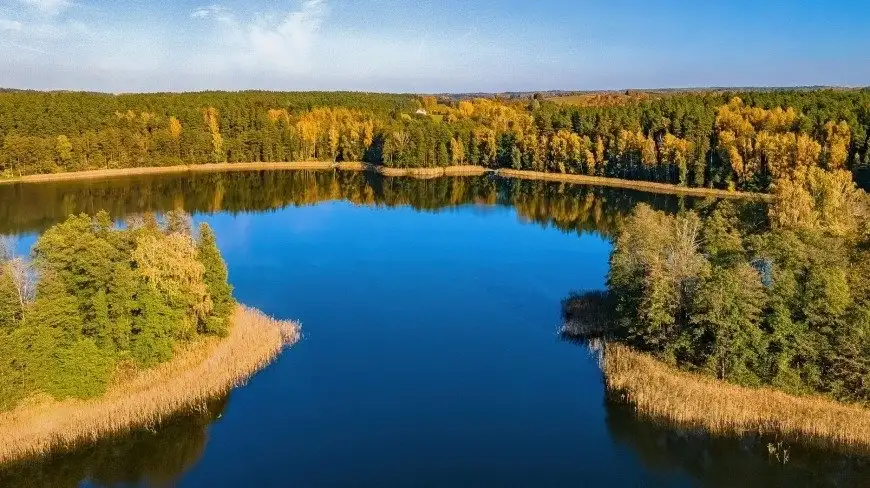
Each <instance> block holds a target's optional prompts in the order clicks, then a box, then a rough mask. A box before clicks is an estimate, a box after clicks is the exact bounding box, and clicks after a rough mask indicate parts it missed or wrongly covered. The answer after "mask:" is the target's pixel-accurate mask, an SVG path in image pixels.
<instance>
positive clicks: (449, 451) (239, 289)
mask: <svg viewBox="0 0 870 488" xmlns="http://www.w3.org/2000/svg"><path fill="white" fill-rule="evenodd" d="M640 202H646V203H648V204H650V205H652V206H653V207H655V208H659V209H664V210H668V211H672V212H676V211H678V210H680V209H689V208H703V207H704V206H706V205H709V204H710V202H709V201H703V200H694V199H689V198H678V197H670V196H663V195H651V194H645V193H640V192H634V191H628V190H618V189H604V188H596V187H584V186H571V185H564V184H557V183H542V182H527V181H525V182H520V181H513V180H506V179H501V178H498V177H496V176H484V177H472V178H441V179H435V180H415V179H408V178H393V179H385V178H381V177H377V176H374V175H370V174H365V173H333V172H320V173H309V172H250V173H224V174H198V175H172V176H170V175H163V176H153V177H135V178H119V179H112V180H107V181H78V182H58V183H45V184H40V185H36V184H23V185H21V184H19V185H0V234H12V235H17V236H19V243H18V246H19V250H20V251H22V252H27V250H28V249H29V247H30V246H31V245H32V244H33V242H34V240H35V239H36V237H37V236H38V235H39V233H40V232H41V231H43V230H44V229H46V228H47V227H49V226H50V225H52V224H54V223H57V222H58V221H61V220H63V219H64V218H65V217H66V216H67V215H69V214H70V213H79V212H87V213H94V212H96V211H98V210H107V211H109V212H110V214H111V215H112V216H113V217H114V218H116V219H118V221H119V222H120V221H122V220H123V219H124V218H125V217H128V216H130V215H133V214H136V213H140V212H145V211H158V212H159V211H166V210H170V209H174V208H183V209H185V210H187V211H189V212H191V213H192V214H193V216H194V220H195V221H206V222H208V223H209V224H211V226H212V227H213V228H214V229H215V232H216V234H217V238H218V244H219V247H220V248H221V250H222V252H223V254H224V257H225V259H226V260H227V264H228V267H229V271H230V281H231V282H232V284H233V286H234V288H235V295H236V298H237V299H238V300H239V301H240V302H242V303H245V304H248V305H251V306H254V307H257V308H260V309H262V310H263V311H264V312H266V313H267V314H270V315H272V316H275V317H277V318H281V319H298V320H299V321H301V322H302V324H303V331H304V339H303V340H302V341H301V342H300V343H299V344H298V345H296V346H295V347H293V348H291V349H288V350H286V351H285V352H284V353H283V354H282V355H281V356H280V357H279V358H278V360H277V361H276V362H275V363H273V364H272V365H271V366H270V367H268V368H267V369H265V370H263V371H262V372H261V373H259V374H257V375H256V376H255V377H254V378H253V379H252V380H251V381H250V382H249V384H247V385H246V386H244V387H241V388H237V389H236V390H234V391H233V392H232V393H231V394H230V395H229V396H227V397H226V398H220V399H215V401H214V402H212V403H211V405H210V406H209V408H208V409H207V410H204V411H202V412H197V413H194V414H191V415H185V416H181V417H179V418H177V419H174V420H173V421H171V422H168V423H167V424H166V425H164V426H162V427H161V428H160V429H158V430H156V431H137V432H133V433H131V434H130V435H127V436H124V437H121V438H117V439H109V440H105V441H101V442H99V443H97V444H96V445H92V446H85V447H83V448H81V449H79V450H77V451H75V452H72V453H68V454H64V455H60V456H56V457H53V458H50V459H45V460H41V461H32V462H29V463H21V464H18V465H16V466H10V467H7V468H6V469H5V470H4V471H2V472H0V485H2V486H95V487H97V486H119V485H123V486H130V485H132V486H139V485H143V486H151V485H156V486H165V485H170V486H182V487H194V486H302V487H309V486H311V487H333V486H335V487H338V486H342V487H343V486H354V487H369V486H371V487H374V486H451V487H461V486H469V487H471V486H474V487H479V486H533V487H543V486H616V487H618V486H744V487H745V486H867V480H870V461H868V458H867V457H866V456H865V455H861V454H859V453H849V452H843V451H836V450H826V449H822V448H820V447H812V446H800V445H792V443H789V442H787V441H786V443H785V444H784V445H782V446H780V445H779V444H778V442H779V441H778V440H777V439H762V438H758V437H756V436H745V437H742V438H717V439H711V438H709V437H708V436H706V435H704V434H703V433H702V432H695V431H686V430H682V429H678V428H675V427H672V426H668V425H666V424H663V423H659V422H656V421H653V420H649V419H643V418H640V417H638V416H637V415H635V414H634V413H633V412H632V411H631V409H630V408H628V407H626V406H625V405H621V404H620V403H619V402H618V401H617V400H615V399H613V398H610V397H609V396H608V395H606V392H605V391H604V387H603V379H602V373H601V371H600V369H599V367H598V364H597V360H596V357H595V355H594V354H592V353H590V351H589V349H588V348H587V347H586V346H584V345H583V344H578V343H575V342H571V341H568V340H564V339H563V338H562V337H560V335H559V333H558V329H559V326H560V323H561V301H562V300H563V299H564V298H566V297H567V296H569V295H570V293H571V292H574V291H580V290H594V289H603V288H604V286H605V279H606V274H607V270H608V257H609V253H610V250H611V238H612V236H613V235H614V234H615V232H616V229H617V227H618V225H619V222H620V220H621V219H622V218H623V217H624V216H625V215H626V213H627V212H629V211H630V210H631V208H633V206H635V205H636V204H638V203H640ZM770 446H775V447H777V448H778V449H775V451H776V453H779V452H782V450H783V449H785V450H788V452H789V460H788V462H785V463H783V462H782V461H781V460H779V459H778V458H777V455H776V453H773V454H772V453H771V451H770V449H769V447H770Z"/></svg>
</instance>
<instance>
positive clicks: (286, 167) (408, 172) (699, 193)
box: [0, 161, 773, 201]
mask: <svg viewBox="0 0 870 488" xmlns="http://www.w3.org/2000/svg"><path fill="white" fill-rule="evenodd" d="M327 170H332V171H354V172H362V171H370V172H373V173H377V174H380V175H382V176H385V177H411V178H420V179H432V178H440V177H444V176H481V175H484V174H488V173H493V174H496V175H498V176H502V177H505V178H516V179H522V180H532V181H552V182H557V183H568V184H575V185H586V186H607V187H611V188H625V189H629V190H637V191H643V192H647V193H658V194H667V195H685V196H692V197H715V198H730V199H743V200H761V201H770V200H771V199H772V198H773V197H772V196H771V195H770V194H766V193H752V192H742V191H728V190H719V189H714V188H691V187H685V186H679V185H674V184H670V183H657V182H651V181H640V180H626V179H622V178H609V177H603V176H586V175H575V174H563V173H545V172H539V171H526V170H516V169H509V168H499V169H492V168H486V167H483V166H474V165H463V166H447V167H432V168H391V167H386V166H377V165H373V164H370V163H362V162H341V163H333V162H330V161H299V162H282V163H207V164H192V165H176V166H145V167H140V168H118V169H98V170H87V171H71V172H63V173H46V174H35V175H26V176H20V177H14V178H7V179H0V185H4V184H17V183H46V182H60V181H76V180H98V179H108V178H120V177H125V176H146V175H156V174H180V173H221V172H243V171H327Z"/></svg>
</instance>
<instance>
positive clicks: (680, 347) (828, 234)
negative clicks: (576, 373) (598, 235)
mask: <svg viewBox="0 0 870 488" xmlns="http://www.w3.org/2000/svg"><path fill="white" fill-rule="evenodd" d="M868 200H870V199H868V195H867V194H866V193H865V192H863V191H862V190H860V189H858V188H856V187H855V185H854V183H853V181H852V178H851V175H850V174H849V173H848V172H847V171H844V170H839V171H825V170H823V169H820V168H812V169H810V170H809V172H808V173H806V174H803V175H801V176H800V177H798V178H784V179H780V180H778V181H777V182H776V192H775V199H774V201H773V203H772V204H771V205H770V206H769V209H768V214H767V216H762V218H756V219H746V218H744V217H745V216H742V215H741V212H740V209H739V208H738V207H736V206H735V205H734V204H733V203H732V202H728V201H721V202H719V203H718V204H717V205H715V206H713V207H709V208H706V209H704V211H703V212H696V211H684V212H680V213H678V214H666V213H664V212H660V211H656V210H653V209H652V208H650V207H649V206H647V205H639V206H638V207H637V208H636V209H635V210H634V211H633V213H632V214H631V215H630V216H629V218H628V219H626V220H625V221H624V222H622V223H621V225H620V231H619V233H618V236H617V237H616V240H615V247H614V250H613V253H612V256H611V268H610V273H609V276H608V293H607V294H606V295H605V296H604V298H603V299H602V297H601V295H600V293H599V294H592V295H588V296H587V298H586V300H587V302H586V303H589V304H590V305H594V304H593V303H591V302H589V300H590V299H594V300H596V301H597V302H599V304H600V303H602V302H603V303H604V305H606V306H607V305H609V308H610V313H611V314H613V322H612V324H613V325H612V327H611V328H612V330H609V331H608V332H607V334H608V335H610V336H611V338H612V339H614V340H617V341H619V342H625V343H627V344H628V345H630V346H632V347H634V348H636V349H639V350H642V351H645V352H649V353H652V354H654V355H655V356H657V357H658V358H660V359H662V360H664V361H666V362H668V363H670V364H674V365H677V366H679V367H681V368H684V369H688V370H691V371H696V372H702V373H706V374H709V375H711V376H714V377H716V378H719V379H722V380H726V381H730V382H733V383H737V384H740V385H744V386H751V387H757V386H773V387H775V388H778V389H781V390H784V391H786V392H789V393H795V394H810V393H821V394H824V395H827V396H829V397H832V398H834V399H837V400H840V401H845V402H854V403H860V404H867V403H868V402H870V281H868V280H867V276H868V275H870V201H868ZM582 303H583V302H582V301H581V302H580V304H581V305H582ZM574 306H575V307H578V306H579V305H577V304H575V305H574ZM608 316H610V315H608Z"/></svg>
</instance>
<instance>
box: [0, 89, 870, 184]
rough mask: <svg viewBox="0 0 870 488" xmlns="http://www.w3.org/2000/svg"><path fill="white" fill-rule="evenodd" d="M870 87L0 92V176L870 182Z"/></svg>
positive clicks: (713, 182)
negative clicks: (94, 173)
mask: <svg viewBox="0 0 870 488" xmlns="http://www.w3.org/2000/svg"><path fill="white" fill-rule="evenodd" d="M868 134H870V90H798V89H796V90H775V91H748V92H728V91H715V92H699V93H687V92H676V93H670V92H662V93H653V94H650V95H649V96H637V95H636V94H632V96H626V97H619V96H610V95H608V96H603V97H597V98H595V97H593V98H592V99H589V100H586V99H584V101H582V102H581V103H577V104H572V103H564V101H563V103H555V102H552V101H548V100H546V99H544V98H543V97H529V98H521V99H498V98H476V99H470V100H469V99H456V98H447V97H443V98H436V97H416V96H412V95H387V94H363V93H346V92H338V93H315V92H310V93H277V92H240V93H226V92H203V93H186V94H143V95H108V94H94V93H70V92H50V93H46V92H31V91H6V92H0V141H2V145H0V174H2V175H3V176H5V177H13V176H20V175H24V174H33V173H49V172H57V171H78V170H86V169H103V168H119V167H136V166H162V165H176V164H201V163H210V162H241V161H245V162H270V161H299V160H326V161H359V160H362V161H366V162H370V163H375V164H384V165H387V166H394V167H427V166H449V165H459V164H472V165H481V166H487V167H510V168H515V169H527V170H534V171H546V172H558V173H574V174H587V175H595V176H614V177H620V178H629V179H637V180H649V181H659V182H667V183H675V184H681V185H686V186H697V187H716V188H734V189H740V190H755V191H767V190H769V189H770V187H771V185H772V184H773V183H774V182H775V181H776V180H777V179H779V178H782V177H784V176H791V175H792V174H794V173H802V172H805V171H807V170H808V169H810V168H812V167H821V168H824V169H827V170H835V169H846V170H849V171H850V172H852V174H853V178H854V179H855V180H856V181H858V182H859V183H860V184H861V185H862V186H865V187H866V186H867V185H868V182H870V151H868Z"/></svg>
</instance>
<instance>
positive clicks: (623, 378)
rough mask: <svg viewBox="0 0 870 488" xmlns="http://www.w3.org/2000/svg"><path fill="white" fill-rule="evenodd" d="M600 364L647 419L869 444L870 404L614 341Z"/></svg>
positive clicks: (717, 430) (724, 432) (616, 388)
mask: <svg viewBox="0 0 870 488" xmlns="http://www.w3.org/2000/svg"><path fill="white" fill-rule="evenodd" d="M602 367H603V369H604V375H605V381H606V383H607V387H608V389H609V390H610V391H612V392H616V393H618V394H620V395H622V397H623V399H624V400H626V401H627V402H628V403H629V404H631V405H633V406H634V407H635V408H636V410H637V411H638V413H640V414H642V415H648V416H650V417H652V418H660V419H665V420H667V421H671V422H674V423H676V424H678V425H684V426H690V427H700V428H702V429H705V430H707V431H709V432H711V433H713V434H720V435H728V434H741V433H745V432H756V433H760V434H780V435H783V436H786V437H792V438H799V439H807V440H810V441H816V442H821V443H824V444H831V443H833V444H835V445H844V446H848V447H856V448H862V449H864V448H867V447H870V409H867V408H863V407H860V406H857V405H847V404H843V403H838V402H835V401H833V400H829V399H827V398H822V397H818V396H807V397H798V396H793V395H789V394H787V393H783V392H781V391H777V390H773V389H770V388H759V389H754V388H746V387H741V386H737V385H733V384H729V383H726V382H723V381H719V380H716V379H714V378H709V377H707V376H703V375H699V374H693V373H687V372H683V371H678V370H677V369H676V368H674V367H671V366H669V365H667V364H665V363H662V362H661V361H658V360H657V359H655V358H653V357H652V356H649V355H647V354H643V353H639V352H636V351H633V350H632V349H630V348H628V347H626V346H622V345H619V344H613V343H610V344H607V346H606V350H605V353H604V357H603V365H602Z"/></svg>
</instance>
